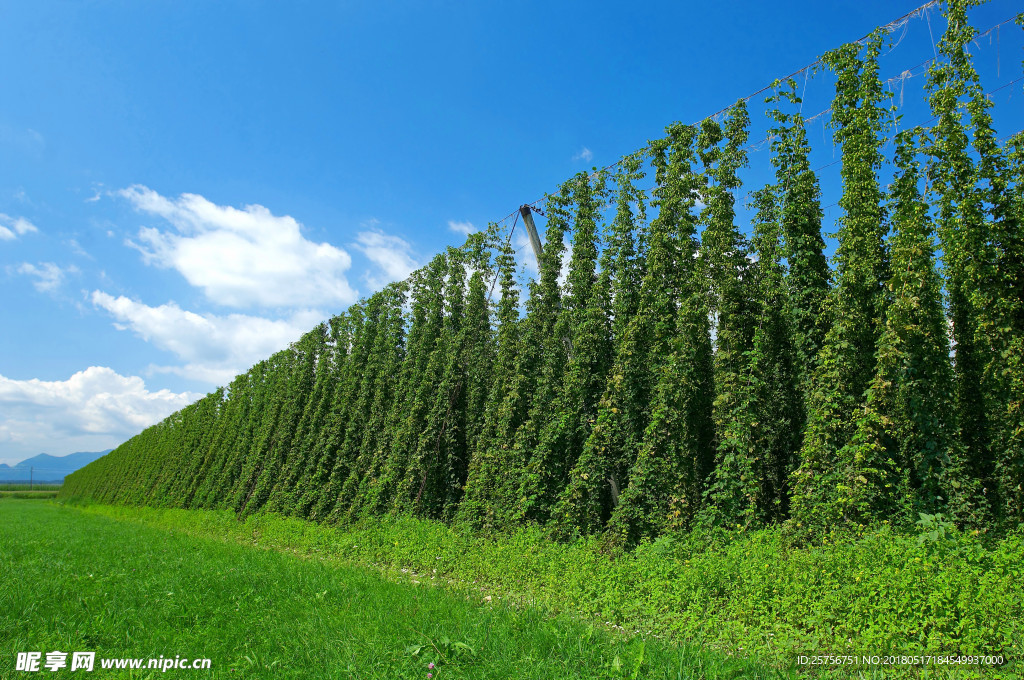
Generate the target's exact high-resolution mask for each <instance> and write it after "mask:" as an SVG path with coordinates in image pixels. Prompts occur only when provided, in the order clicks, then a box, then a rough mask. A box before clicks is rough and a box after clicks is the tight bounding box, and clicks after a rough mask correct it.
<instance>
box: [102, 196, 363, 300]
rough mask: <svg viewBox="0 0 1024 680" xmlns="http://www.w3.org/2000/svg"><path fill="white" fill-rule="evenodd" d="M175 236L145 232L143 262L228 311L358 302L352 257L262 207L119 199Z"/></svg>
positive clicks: (151, 229) (141, 247) (154, 198)
mask: <svg viewBox="0 0 1024 680" xmlns="http://www.w3.org/2000/svg"><path fill="white" fill-rule="evenodd" d="M116 195H118V196H121V197H122V198H125V199H127V200H128V201H129V202H130V203H131V204H132V205H133V206H134V207H135V208H136V209H137V210H139V211H140V212H143V213H147V214H150V215H154V216H157V217H160V218H162V219H164V220H166V221H167V222H168V223H170V225H171V226H172V227H173V230H161V229H158V228H155V227H142V228H141V229H140V230H139V233H138V237H137V238H138V242H137V243H136V242H134V241H129V245H131V246H132V247H135V248H137V249H138V250H139V251H140V252H141V253H142V255H143V257H144V259H145V261H146V263H148V264H154V265H156V266H160V267H166V268H172V269H175V270H177V271H178V272H179V273H180V274H181V275H182V276H184V277H185V279H186V280H187V281H188V282H189V283H190V284H191V285H193V286H196V287H198V288H200V289H202V291H203V292H204V294H205V295H206V296H207V297H208V298H209V299H210V300H212V301H214V302H216V303H218V304H222V305H227V306H232V307H248V306H261V307H298V306H303V307H309V306H317V305H327V306H332V307H337V306H346V305H348V304H350V303H352V302H353V301H355V299H356V292H355V291H354V290H353V289H352V288H351V287H350V286H349V283H348V280H347V279H346V277H345V272H346V271H347V270H348V269H349V267H350V266H351V264H352V258H351V257H350V256H349V254H348V253H347V252H346V251H345V250H343V249H341V248H338V247H336V246H333V245H331V244H329V243H315V242H313V241H310V240H308V239H306V238H305V237H304V236H303V235H302V230H301V225H300V224H299V223H298V222H297V221H296V220H295V219H294V218H292V217H290V216H288V215H284V216H278V215H274V214H272V213H271V212H270V211H269V210H268V209H267V208H265V207H263V206H261V205H247V206H245V207H244V208H242V209H238V208H233V207H231V206H221V205H216V204H214V203H212V202H210V201H208V200H207V199H205V198H203V197H202V196H199V195H197V194H182V195H181V196H179V197H178V198H176V199H172V198H166V197H164V196H161V195H160V194H158V193H157V192H155V191H153V190H152V189H149V188H147V187H144V186H141V185H135V186H132V187H129V188H127V189H122V190H121V191H118V192H116Z"/></svg>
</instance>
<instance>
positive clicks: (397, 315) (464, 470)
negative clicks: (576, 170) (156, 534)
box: [61, 0, 1024, 545]
mask: <svg viewBox="0 0 1024 680" xmlns="http://www.w3.org/2000/svg"><path fill="white" fill-rule="evenodd" d="M973 4H974V3H973V2H971V1H970V0H950V1H949V2H948V3H947V4H946V5H945V12H944V15H945V17H946V19H947V24H948V28H947V30H946V31H945V34H944V35H943V36H942V38H941V40H940V41H939V43H938V45H937V46H936V49H937V51H938V54H939V55H940V58H939V59H937V60H936V62H935V64H934V65H933V67H932V69H931V71H930V72H929V76H928V80H927V85H926V96H927V100H928V104H929V106H930V108H931V112H932V114H933V115H934V117H935V118H934V120H935V123H934V124H933V125H931V126H930V127H917V128H912V129H906V130H903V131H902V132H899V133H898V134H892V133H893V122H894V120H895V118H894V112H895V107H894V106H893V104H892V102H891V100H890V98H889V97H887V96H886V94H885V91H884V88H883V85H882V82H881V80H880V78H879V66H878V58H879V54H880V53H881V51H882V49H883V45H884V42H885V40H886V32H885V31H884V30H879V31H876V32H875V33H874V34H872V35H871V36H870V37H869V38H867V39H866V40H864V41H862V42H859V43H851V44H848V45H844V46H843V47H840V48H839V49H837V50H834V51H832V52H830V53H829V54H827V55H825V57H824V58H823V59H822V64H823V65H824V68H826V69H828V70H829V71H831V72H832V74H833V75H834V77H835V83H836V85H835V98H834V101H833V103H832V119H831V123H830V125H831V127H832V129H833V137H834V140H835V142H836V143H837V144H838V146H839V148H840V150H841V153H842V171H841V175H842V182H843V194H842V198H841V199H840V202H839V206H840V208H841V210H842V212H843V214H842V217H841V218H840V219H839V224H838V247H837V249H836V251H835V255H834V257H833V260H832V263H831V265H830V263H829V261H828V258H827V257H826V254H825V250H826V248H825V240H824V238H823V236H822V217H823V211H822V207H821V190H820V188H819V181H818V177H817V176H816V174H815V172H814V171H813V170H812V168H811V164H810V161H809V157H810V145H809V142H808V139H807V133H806V129H805V120H804V119H803V117H802V116H801V114H800V113H799V107H800V103H801V100H800V98H799V97H798V96H797V95H796V88H795V84H794V83H793V82H792V81H786V82H778V83H776V86H775V88H774V90H773V94H772V96H770V97H769V98H768V100H767V101H768V103H770V104H771V105H772V106H771V109H770V111H769V115H770V119H771V121H772V128H771V139H772V142H771V149H772V163H773V166H774V169H775V178H774V182H772V183H771V184H769V185H768V186H765V187H763V188H761V189H759V190H756V191H754V192H753V193H752V196H753V207H754V209H755V210H756V215H755V218H754V223H753V225H752V227H751V229H750V230H749V233H751V236H750V237H748V236H747V235H746V234H747V232H748V230H746V229H743V228H741V227H740V225H739V224H738V223H737V222H738V220H737V215H736V208H735V202H736V200H737V199H736V197H737V195H738V194H739V190H740V189H741V185H742V183H741V180H740V176H739V175H740V171H741V170H742V169H743V168H745V167H746V166H747V148H748V147H747V143H748V131H749V127H750V119H749V114H748V111H747V107H746V103H745V102H744V101H740V102H738V103H737V104H735V105H734V106H733V107H731V109H729V110H728V112H727V113H726V115H725V117H724V120H723V121H722V122H717V121H716V120H713V119H708V120H704V121H702V122H701V123H700V124H697V125H682V124H673V125H671V126H669V127H668V128H667V134H666V136H665V137H664V138H662V139H658V140H655V141H653V142H651V143H650V145H649V146H648V147H647V148H646V149H643V150H642V151H640V152H637V153H635V154H632V155H629V156H627V157H625V158H623V159H622V160H621V162H620V163H619V164H618V165H617V166H616V167H615V169H614V170H605V171H600V172H596V173H593V174H587V173H581V174H579V175H576V176H575V177H573V178H571V179H570V180H569V181H567V182H566V183H564V184H563V185H562V186H561V187H560V188H559V190H558V191H557V192H555V193H553V194H552V195H550V196H549V197H548V199H547V203H546V206H545V210H544V214H545V215H546V217H547V225H546V232H545V242H544V245H543V250H542V253H541V257H540V260H539V275H538V276H537V277H536V279H535V280H530V281H529V282H528V286H526V287H525V289H524V288H523V287H522V286H521V285H520V278H519V276H518V270H517V260H516V257H515V252H514V251H513V250H512V248H510V246H509V238H508V237H509V234H507V233H505V232H503V231H502V230H501V229H499V228H498V227H497V226H496V225H492V227H491V228H490V229H488V230H487V231H486V232H482V233H477V234H473V235H471V236H470V237H469V239H468V241H467V242H466V244H465V245H463V246H462V247H459V248H448V249H447V250H446V251H445V252H443V253H441V254H439V255H438V256H436V257H435V258H434V259H433V260H432V261H431V262H430V263H429V264H428V265H426V266H425V267H423V268H422V269H420V270H418V271H416V272H415V273H414V274H413V275H411V276H410V278H408V279H407V280H405V281H401V282H397V283H393V284H391V285H388V286H386V287H385V288H384V289H383V290H381V291H380V292H378V293H375V294H373V295H371V296H370V297H368V298H367V299H365V300H363V301H361V302H359V303H357V304H355V305H353V306H352V307H351V308H349V309H348V310H347V311H346V312H344V313H342V314H340V315H339V316H337V317H334V318H332V319H331V320H330V321H329V322H327V323H324V324H321V325H319V326H317V327H316V328H315V329H313V330H312V331H310V332H309V333H307V334H306V335H305V336H303V337H302V338H301V339H300V340H299V341H298V342H296V343H294V344H293V345H292V346H291V347H289V348H288V349H285V350H283V351H281V352H278V353H277V354H274V355H273V356H271V357H270V358H268V359H267V360H265V361H262V362H260V363H258V364H256V365H255V366H253V367H252V368H251V369H250V370H249V371H248V372H246V373H244V374H242V375H239V376H238V377H236V378H235V379H234V380H233V381H232V382H231V384H230V385H228V386H226V387H224V388H221V389H218V390H216V391H215V392H213V393H211V394H209V395H207V396H206V397H205V398H203V399H201V400H199V401H197V402H196V403H194V404H192V405H191V406H188V407H187V408H184V409H182V410H181V411H179V412H177V413H175V414H173V415H171V416H169V417H168V418H167V419H165V420H164V421H163V422H161V423H159V424H157V425H154V426H153V427H150V428H148V429H146V430H144V431H143V432H141V433H140V434H138V435H136V436H135V437H133V438H132V439H130V440H129V441H127V442H126V443H124V444H123V445H121V446H120V447H118V448H117V449H116V450H115V451H113V452H112V453H110V454H109V455H107V456H105V457H104V458H102V459H100V460H98V461H96V462H94V463H92V464H91V465H89V466H87V467H86V468H84V469H82V470H81V471H79V472H77V473H75V474H73V475H71V476H69V477H68V478H67V479H66V481H65V484H64V487H63V489H62V491H61V494H62V495H63V496H65V497H69V496H85V497H90V498H92V499H95V500H97V501H101V502H111V503H128V504H147V505H162V506H174V507H194V508H231V509H234V510H235V511H237V512H239V513H242V514H248V513H253V512H255V511H258V510H268V511H273V512H278V513H283V514H287V515H294V516H298V517H304V518H310V519H314V520H318V521H329V522H346V521H350V520H353V519H357V518H359V517H361V516H364V515H367V514H369V515H380V514H384V513H404V514H412V515H416V516H421V517H426V518H433V519H438V520H442V521H444V522H448V523H460V524H464V525H467V526H470V527H472V528H474V529H476V530H485V531H488V530H500V529H503V528H508V527H510V526H513V525H516V524H520V523H523V522H531V523H537V524H540V525H544V526H547V527H549V528H550V529H551V532H552V534H553V535H555V536H557V537H561V538H566V539H571V538H572V537H575V536H578V535H592V534H599V533H603V534H604V535H605V536H606V537H607V539H608V540H609V541H610V542H611V543H613V544H618V545H635V544H636V543H638V542H640V541H642V540H643V539H645V538H652V537H656V536H658V535H662V534H664V533H666V532H673V531H679V530H687V529H689V528H692V527H694V526H697V525H702V526H710V527H715V526H720V527H729V528H736V527H743V528H756V527H763V526H767V525H772V524H777V523H785V525H786V527H787V528H788V529H790V530H791V531H792V532H793V533H794V534H796V535H799V536H805V537H813V536H815V535H820V534H822V533H823V532H826V531H829V530H832V529H836V528H843V527H848V528H856V527H863V526H869V525H872V524H875V523H879V522H883V521H888V522H894V523H904V524H910V523H912V522H913V520H914V519H916V518H917V517H918V515H919V513H938V512H942V513H945V514H946V515H947V516H949V517H952V518H954V519H955V521H957V522H959V523H960V524H962V525H967V526H972V527H974V528H979V529H985V530H989V529H1000V528H1005V527H1006V526H1011V525H1016V524H1018V523H1020V522H1021V521H1024V492H1022V484H1024V450H1022V445H1024V417H1022V412H1021V399H1022V395H1024V366H1022V363H1021V362H1022V357H1024V288H1022V286H1024V271H1022V267H1024V231H1022V228H1021V223H1022V220H1024V136H1022V135H1021V134H1020V133H1018V134H1017V135H1016V136H1013V137H1012V138H1010V139H1009V140H1008V141H1006V142H1005V143H1000V141H999V140H998V139H997V135H996V131H995V130H994V128H993V122H992V117H991V113H990V110H989V109H990V107H991V103H990V102H989V100H988V99H987V98H986V97H985V95H984V93H983V91H982V88H981V84H980V80H979V77H978V75H977V73H976V71H975V69H974V67H973V66H972V61H971V57H970V55H969V54H968V52H967V49H966V48H967V45H968V44H969V43H970V42H971V40H972V38H973V37H974V35H975V33H976V32H975V30H974V29H973V28H972V27H971V26H970V24H969V23H968V20H967V9H968V7H969V6H970V5H973ZM1017 21H1018V23H1022V24H1024V15H1021V17H1018V20H1017ZM889 145H891V146H892V147H893V149H894V151H893V154H892V157H891V158H889V157H886V155H885V153H884V150H885V149H886V148H887V147H888V146H889ZM884 172H885V173H887V172H892V176H891V182H890V181H889V180H890V178H889V177H883V176H882V175H883V173H884ZM652 175H653V180H654V188H653V189H651V190H644V189H641V188H640V187H641V186H642V185H644V184H646V183H649V182H650V180H651V176H652ZM567 244H571V257H568V258H567V256H566V252H567V250H566V246H567ZM939 253H941V259H940V257H939ZM566 260H567V262H566ZM563 269H565V272H563ZM563 274H564V279H563ZM495 293H496V296H494V294H495ZM951 348H952V349H951Z"/></svg>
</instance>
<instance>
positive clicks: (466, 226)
mask: <svg viewBox="0 0 1024 680" xmlns="http://www.w3.org/2000/svg"><path fill="white" fill-rule="evenodd" d="M448 229H449V230H450V231H454V232H455V233H456V234H463V235H464V236H469V235H470V234H472V233H473V232H474V231H477V228H476V227H474V226H473V223H472V222H456V221H455V220H448Z"/></svg>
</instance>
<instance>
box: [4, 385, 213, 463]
mask: <svg viewBox="0 0 1024 680" xmlns="http://www.w3.org/2000/svg"><path fill="white" fill-rule="evenodd" d="M201 396H202V395H201V394H195V393H192V392H182V393H175V392H171V391H170V390H166V389H164V390H159V391H156V392H151V391H149V390H148V389H146V384H145V382H144V381H143V380H142V378H140V377H138V376H123V375H120V374H118V373H117V372H116V371H114V370H113V369H111V368H107V367H103V366H90V367H89V368H87V369H85V370H84V371H79V372H77V373H75V374H74V375H72V376H71V377H70V378H68V379H67V380H56V381H45V380H38V379H35V378H33V379H31V380H14V379H11V378H7V377H5V376H2V375H0V414H2V415H0V441H2V442H3V443H4V447H3V448H4V452H5V453H6V454H7V455H20V456H21V457H16V458H13V459H11V460H10V461H9V462H16V461H17V460H21V459H22V458H24V457H25V456H31V455H35V454H37V453H41V452H44V451H46V452H49V453H58V454H64V453H71V452H72V451H75V450H93V451H96V450H102V449H105V448H110V447H113V446H116V445H117V444H118V443H120V442H122V441H124V440H125V439H127V438H128V437H131V436H132V435H134V434H136V433H137V432H139V431H141V430H142V429H144V428H146V427H149V426H150V425H152V424H153V423H156V422H159V421H160V420H162V419H163V418H165V417H167V416H168V415H169V414H171V413H173V412H174V411H177V410H178V409H180V408H183V407H185V406H187V405H188V404H190V403H192V402H193V401H195V400H196V399H198V398H199V397H201ZM56 441H60V446H61V447H63V448H65V449H66V450H64V451H54V450H53V444H54V442H56Z"/></svg>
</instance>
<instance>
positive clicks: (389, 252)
mask: <svg viewBox="0 0 1024 680" xmlns="http://www.w3.org/2000/svg"><path fill="white" fill-rule="evenodd" d="M355 245H356V248H358V249H359V250H360V251H362V253H363V254H364V255H366V257H367V258H368V259H369V260H370V262H372V263H373V264H375V265H376V266H377V268H378V269H379V270H380V271H379V272H378V273H372V272H367V274H366V276H365V278H366V282H367V283H368V284H369V285H370V287H371V288H382V287H383V286H385V285H387V284H389V283H391V282H392V281H401V280H402V279H404V278H405V277H407V276H409V274H411V273H412V271H413V270H414V269H416V268H417V267H418V266H419V265H418V264H417V263H416V260H414V259H413V257H412V246H411V245H409V243H408V242H407V241H405V240H403V239H401V238H399V237H397V236H391V235H389V234H385V233H383V232H381V231H377V230H373V231H361V232H359V234H358V235H357V236H356V244H355Z"/></svg>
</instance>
